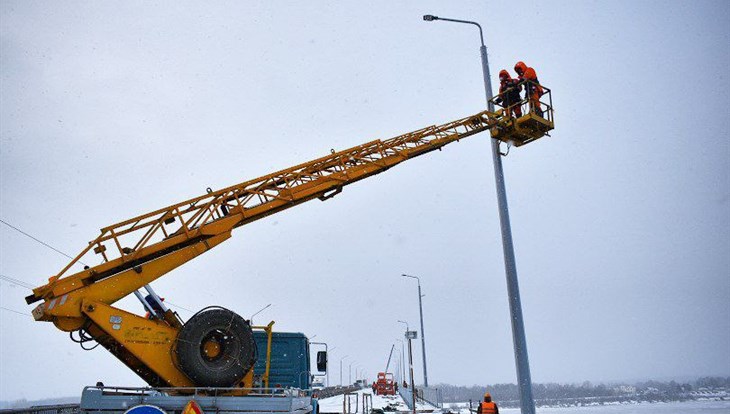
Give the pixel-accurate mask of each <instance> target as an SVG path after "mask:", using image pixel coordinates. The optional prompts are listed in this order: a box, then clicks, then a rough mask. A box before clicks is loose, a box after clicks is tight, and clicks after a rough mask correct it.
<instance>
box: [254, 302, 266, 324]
mask: <svg viewBox="0 0 730 414" xmlns="http://www.w3.org/2000/svg"><path fill="white" fill-rule="evenodd" d="M269 306H271V304H270V303H269V304H268V305H266V306H264V307H263V308H261V309H259V310H258V311H257V312H256V313H254V314H253V315H251V318H250V319H249V321H250V322H249V323H251V324H252V325H253V317H254V316H256V315H258V314H259V313H261V312H263V311H265V310H266V309H268V308H269Z"/></svg>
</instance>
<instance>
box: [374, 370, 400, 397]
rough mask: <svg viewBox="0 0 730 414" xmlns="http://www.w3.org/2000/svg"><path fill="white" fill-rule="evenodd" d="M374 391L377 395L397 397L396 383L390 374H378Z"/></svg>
mask: <svg viewBox="0 0 730 414" xmlns="http://www.w3.org/2000/svg"><path fill="white" fill-rule="evenodd" d="M374 385H375V387H374V391H375V394H377V395H395V381H394V380H393V374H392V373H390V372H378V379H377V380H376V381H375V384H374Z"/></svg>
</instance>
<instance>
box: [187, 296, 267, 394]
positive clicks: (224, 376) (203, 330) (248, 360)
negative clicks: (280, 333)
mask: <svg viewBox="0 0 730 414" xmlns="http://www.w3.org/2000/svg"><path fill="white" fill-rule="evenodd" d="M175 352H176V354H177V361H178V364H179V365H180V369H181V370H182V371H183V373H185V375H187V376H188V378H190V380H191V381H193V383H194V384H195V385H196V386H199V387H232V386H235V385H236V384H238V383H239V382H240V381H241V380H242V379H243V377H244V376H245V375H246V374H247V373H248V371H249V370H250V369H251V368H252V367H253V365H254V363H256V343H255V342H254V339H253V331H252V330H251V326H250V325H249V324H248V322H247V321H246V320H245V319H243V318H242V317H240V316H239V315H237V314H236V313H234V312H232V311H230V310H228V309H224V308H210V309H204V310H202V311H200V312H198V313H197V314H195V316H193V317H192V318H190V320H188V321H187V323H185V325H184V326H183V327H182V329H181V330H180V333H179V334H178V336H177V344H176V346H175Z"/></svg>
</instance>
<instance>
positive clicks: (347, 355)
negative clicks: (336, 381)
mask: <svg viewBox="0 0 730 414" xmlns="http://www.w3.org/2000/svg"><path fill="white" fill-rule="evenodd" d="M348 356H349V355H345V356H343V357H342V358H340V386H342V360H343V359H345V358H347V357H348Z"/></svg>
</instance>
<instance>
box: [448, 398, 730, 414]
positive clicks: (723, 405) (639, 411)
mask: <svg viewBox="0 0 730 414" xmlns="http://www.w3.org/2000/svg"><path fill="white" fill-rule="evenodd" d="M447 406H448V405H447ZM467 412H468V410H466V411H461V413H460V414H466V413H467ZM499 412H500V414H519V412H520V410H519V409H518V408H505V409H500V410H499ZM537 413H538V414H558V413H566V414H700V413H703V414H705V413H707V414H721V413H723V414H730V401H687V402H671V403H643V404H617V405H601V406H593V407H560V408H541V407H538V408H537Z"/></svg>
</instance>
